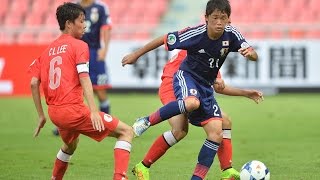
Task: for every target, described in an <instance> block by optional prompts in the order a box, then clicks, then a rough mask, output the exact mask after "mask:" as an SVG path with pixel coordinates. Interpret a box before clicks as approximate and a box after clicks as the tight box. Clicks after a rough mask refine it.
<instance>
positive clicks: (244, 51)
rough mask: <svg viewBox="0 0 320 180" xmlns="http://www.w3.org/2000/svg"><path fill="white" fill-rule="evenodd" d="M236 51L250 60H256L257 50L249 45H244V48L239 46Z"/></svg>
mask: <svg viewBox="0 0 320 180" xmlns="http://www.w3.org/2000/svg"><path fill="white" fill-rule="evenodd" d="M238 52H239V53H240V54H241V55H242V56H244V57H245V58H247V59H249V60H251V61H257V60H258V54H257V52H256V51H255V50H254V49H253V48H252V47H251V46H249V47H245V48H240V49H239V50H238Z"/></svg>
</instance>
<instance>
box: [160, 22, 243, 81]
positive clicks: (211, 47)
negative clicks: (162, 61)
mask: <svg viewBox="0 0 320 180" xmlns="http://www.w3.org/2000/svg"><path fill="white" fill-rule="evenodd" d="M165 44H166V47H167V49H168V50H170V51H171V50H173V49H185V50H187V57H186V58H185V60H184V61H183V62H182V63H181V65H180V70H182V71H186V72H189V73H190V74H192V76H194V78H195V79H196V80H199V81H202V82H204V83H206V84H209V85H212V84H213V83H214V81H215V79H216V77H217V74H218V71H219V69H220V68H221V66H222V64H223V63H224V61H225V59H226V57H227V55H228V53H229V52H237V51H238V49H240V48H241V47H248V46H249V44H248V43H247V42H246V40H245V39H244V38H243V36H242V35H241V33H240V32H239V31H238V30H237V29H236V28H234V27H232V26H230V25H227V26H226V27H225V29H224V33H223V34H222V36H221V37H220V38H219V39H216V40H212V39H210V38H209V37H208V34H207V25H206V24H202V25H199V26H196V27H191V28H186V29H184V30H181V31H176V32H172V33H168V34H167V38H166V42H165Z"/></svg>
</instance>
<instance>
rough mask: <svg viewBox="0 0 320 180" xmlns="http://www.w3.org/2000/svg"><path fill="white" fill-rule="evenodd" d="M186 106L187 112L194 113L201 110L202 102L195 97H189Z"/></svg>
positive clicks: (185, 101)
mask: <svg viewBox="0 0 320 180" xmlns="http://www.w3.org/2000/svg"><path fill="white" fill-rule="evenodd" d="M184 103H185V106H186V110H187V111H188V112H192V111H194V110H196V109H198V108H199V106H200V101H199V99H198V98H196V97H194V96H189V97H187V98H186V99H185V100H184Z"/></svg>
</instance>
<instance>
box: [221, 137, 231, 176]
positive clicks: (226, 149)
mask: <svg viewBox="0 0 320 180" xmlns="http://www.w3.org/2000/svg"><path fill="white" fill-rule="evenodd" d="M218 158H219V161H220V168H221V169H222V170H224V169H227V168H230V167H232V144H231V139H225V138H224V139H222V141H221V144H220V147H219V149H218Z"/></svg>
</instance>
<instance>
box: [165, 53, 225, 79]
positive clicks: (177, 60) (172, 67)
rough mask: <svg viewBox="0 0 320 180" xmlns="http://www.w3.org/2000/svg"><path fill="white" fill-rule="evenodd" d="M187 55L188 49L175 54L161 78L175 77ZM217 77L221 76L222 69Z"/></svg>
mask: <svg viewBox="0 0 320 180" xmlns="http://www.w3.org/2000/svg"><path fill="white" fill-rule="evenodd" d="M186 56H187V51H186V50H181V51H179V53H178V54H176V55H174V56H173V57H172V58H171V59H170V60H169V61H168V62H167V63H166V65H165V66H164V68H163V73H162V76H161V80H163V79H164V78H166V77H167V78H173V75H174V73H176V72H177V71H178V70H179V67H180V64H181V63H182V61H183V60H184V59H185V57H186ZM217 78H221V74H220V71H219V72H218V75H217Z"/></svg>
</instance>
